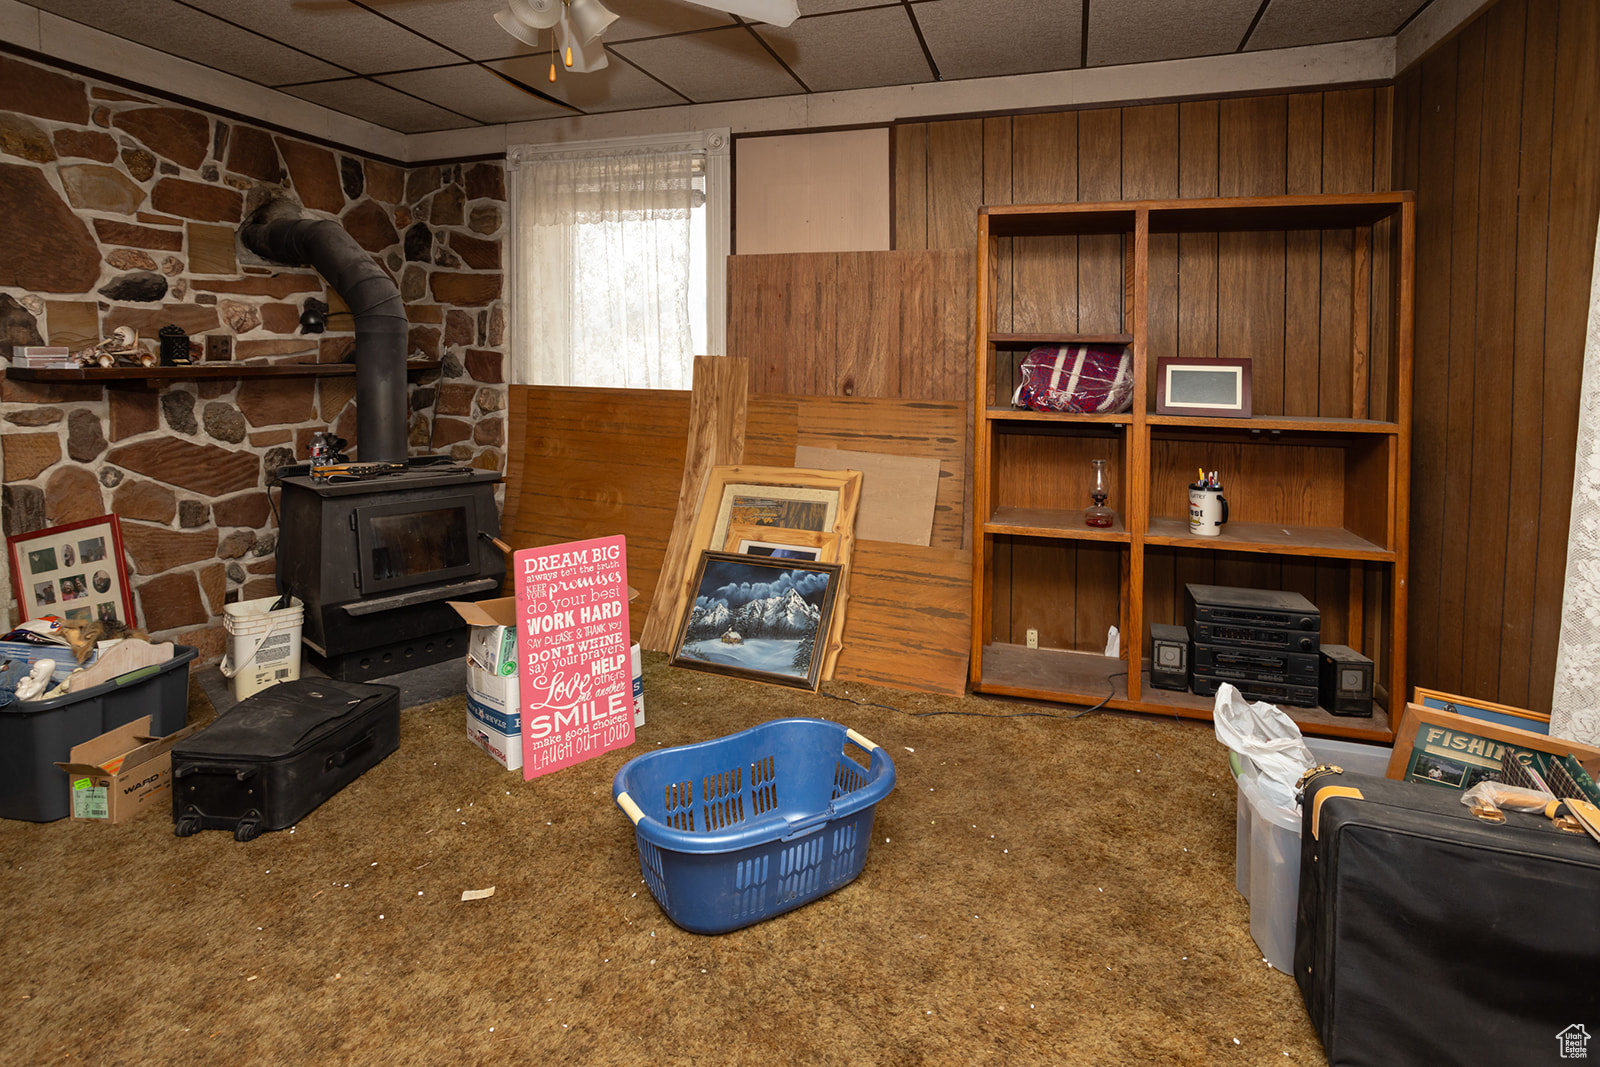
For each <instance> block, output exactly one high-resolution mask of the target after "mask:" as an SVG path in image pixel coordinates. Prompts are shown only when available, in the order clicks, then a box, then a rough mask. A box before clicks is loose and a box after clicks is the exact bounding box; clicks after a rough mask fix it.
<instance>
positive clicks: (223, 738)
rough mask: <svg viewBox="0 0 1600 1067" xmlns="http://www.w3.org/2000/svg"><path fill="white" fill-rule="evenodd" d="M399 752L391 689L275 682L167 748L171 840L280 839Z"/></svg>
mask: <svg viewBox="0 0 1600 1067" xmlns="http://www.w3.org/2000/svg"><path fill="white" fill-rule="evenodd" d="M399 747H400V691H399V690H398V689H396V688H395V687H394V686H390V685H372V684H365V683H361V682H344V681H338V680H336V679H332V678H310V679H308V678H300V679H295V680H292V681H287V682H280V683H279V684H277V685H275V686H272V687H270V688H268V689H263V690H262V691H261V692H259V693H256V694H255V695H254V696H251V697H247V698H246V699H244V700H241V701H240V702H239V703H238V704H236V705H234V706H233V707H232V708H230V709H229V710H227V711H225V712H223V713H222V714H221V715H218V716H217V718H216V720H215V721H214V722H212V723H211V724H210V725H209V726H207V727H206V728H205V729H203V730H201V731H199V732H198V733H196V734H194V735H193V736H191V737H189V738H188V739H187V740H185V741H183V742H180V744H179V745H177V746H176V747H174V748H173V750H172V819H173V823H174V825H173V832H174V833H176V834H177V835H178V836H179V837H187V836H189V835H190V834H193V833H197V832H199V831H200V830H232V831H233V836H234V837H235V838H236V839H237V840H240V841H249V840H250V839H251V838H253V837H255V836H256V835H257V834H259V833H260V832H261V831H263V830H282V829H283V828H284V827H287V826H291V825H293V824H294V823H296V822H298V821H299V820H300V819H301V818H303V817H304V816H305V815H306V814H308V813H309V812H311V811H312V810H313V809H315V808H316V807H317V806H318V805H319V804H321V803H322V802H323V801H325V800H327V799H328V798H329V797H331V796H333V795H334V794H335V793H337V792H338V791H339V790H341V789H343V788H344V787H345V786H347V785H349V784H350V783H351V782H353V781H355V780H356V779H357V778H359V777H361V775H362V774H364V773H365V772H366V771H367V770H368V769H370V768H372V767H375V766H376V765H377V764H379V763H381V762H382V761H383V759H384V758H385V757H386V756H388V755H389V753H391V752H393V751H395V750H396V749H397V748H399Z"/></svg>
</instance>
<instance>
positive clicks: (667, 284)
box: [508, 141, 705, 389]
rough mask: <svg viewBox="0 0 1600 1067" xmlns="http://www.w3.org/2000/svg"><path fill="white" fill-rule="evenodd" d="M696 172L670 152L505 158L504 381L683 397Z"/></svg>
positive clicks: (622, 149)
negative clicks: (508, 259)
mask: <svg viewBox="0 0 1600 1067" xmlns="http://www.w3.org/2000/svg"><path fill="white" fill-rule="evenodd" d="M704 160H705V152H704V150H703V149H701V148H698V147H697V146H695V145H691V144H685V143H682V142H681V141H680V142H679V143H671V144H663V145H657V144H642V145H633V146H618V145H611V146H606V147H590V148H583V147H579V148H571V147H568V148H564V149H556V150H552V149H548V148H543V147H534V146H525V147H523V148H519V149H514V150H513V151H512V152H511V153H510V155H509V157H508V162H509V164H510V168H509V169H510V176H511V183H510V185H511V190H510V191H511V205H510V206H511V211H512V231H513V238H512V245H513V250H512V282H511V284H512V299H511V303H512V380H513V381H515V382H518V383H522V384H534V385H589V386H607V387H613V388H628V389H688V388H689V386H690V378H691V372H692V366H693V356H694V355H695V352H694V340H693V332H692V329H691V303H690V302H691V299H698V300H699V301H700V302H701V303H702V304H703V302H704V299H705V298H704V292H705V290H704V286H705V279H704V277H703V270H704V268H703V267H701V268H700V271H701V275H702V276H701V277H700V278H699V279H698V280H697V279H696V277H695V274H696V271H695V267H696V264H695V262H694V260H693V257H692V255H691V253H692V249H693V246H694V241H695V235H694V232H693V229H692V226H691V221H692V220H691V215H692V214H693V212H694V209H695V207H696V206H697V203H698V200H697V198H702V197H703V196H704V193H703V192H701V191H700V189H698V188H697V187H696V186H697V184H701V185H703V182H704V177H703V175H704V173H705V166H704ZM703 240H704V239H703V237H702V238H701V241H702V245H703ZM702 254H703V253H702ZM695 314H703V308H700V309H696V310H695Z"/></svg>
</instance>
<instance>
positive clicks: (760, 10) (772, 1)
mask: <svg viewBox="0 0 1600 1067" xmlns="http://www.w3.org/2000/svg"><path fill="white" fill-rule="evenodd" d="M683 2H684V3H686V4H693V5H694V6H695V7H706V8H710V9H711V10H713V11H726V12H727V13H728V14H730V15H738V16H739V17H740V18H744V19H750V20H752V21H755V22H765V23H768V24H769V25H772V26H788V25H790V24H791V23H793V22H794V20H795V19H797V18H799V17H800V5H799V4H798V3H796V0H683Z"/></svg>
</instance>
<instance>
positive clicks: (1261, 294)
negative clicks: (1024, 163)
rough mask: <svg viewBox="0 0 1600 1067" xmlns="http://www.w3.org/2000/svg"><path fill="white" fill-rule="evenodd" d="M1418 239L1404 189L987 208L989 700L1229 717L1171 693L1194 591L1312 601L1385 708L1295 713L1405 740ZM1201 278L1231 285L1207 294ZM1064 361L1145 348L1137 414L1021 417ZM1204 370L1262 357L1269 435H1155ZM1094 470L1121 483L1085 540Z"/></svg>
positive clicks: (1324, 725) (979, 576) (1219, 423)
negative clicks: (1226, 507)
mask: <svg viewBox="0 0 1600 1067" xmlns="http://www.w3.org/2000/svg"><path fill="white" fill-rule="evenodd" d="M1414 231H1415V211H1414V199H1413V196H1412V194H1410V193H1406V192H1395V193H1362V194H1352V195H1319V196H1287V197H1238V198H1223V199H1209V200H1152V201H1125V202H1118V203H1109V204H1105V203H1102V204H1057V205H1015V206H995V207H988V208H984V209H982V211H981V212H980V213H979V220H978V244H977V272H976V273H977V300H976V303H977V329H976V330H975V337H976V339H977V342H976V345H977V347H976V352H975V359H974V368H975V369H974V384H975V399H976V403H975V404H974V406H973V413H974V414H973V459H974V477H973V482H974V492H973V501H974V520H973V544H974V552H973V581H972V586H973V644H972V655H971V666H970V681H971V684H972V687H973V688H974V689H975V690H978V691H982V692H988V693H994V694H997V695H1011V696H1018V697H1025V698H1029V699H1034V700H1046V701H1060V702H1063V703H1070V704H1078V705H1094V704H1098V703H1100V702H1102V701H1104V702H1105V703H1106V705H1107V706H1109V707H1113V708H1118V709H1123V710H1131V711H1141V712H1147V713H1154V714H1173V715H1178V716H1180V717H1184V718H1199V719H1206V718H1209V717H1210V714H1211V708H1212V706H1213V705H1214V699H1213V698H1209V697H1201V696H1197V695H1195V694H1193V693H1184V692H1173V691H1169V690H1164V689H1157V688H1154V687H1152V686H1151V685H1150V681H1149V675H1148V658H1149V651H1150V645H1149V628H1150V626H1151V624H1153V623H1165V624H1174V625H1182V624H1183V622H1184V619H1183V596H1184V594H1183V589H1184V586H1185V585H1186V584H1190V583H1200V584H1214V585H1238V586H1249V587H1255V588H1272V589H1284V590H1291V591H1294V592H1299V593H1302V594H1303V595H1305V596H1307V597H1308V598H1309V599H1310V600H1311V601H1312V602H1313V603H1315V604H1317V606H1318V608H1319V610H1320V611H1321V613H1322V619H1323V625H1322V640H1323V641H1324V642H1325V643H1338V644H1346V645H1349V646H1351V647H1353V648H1355V649H1357V650H1358V651H1360V652H1361V653H1363V654H1364V655H1366V656H1368V657H1370V658H1371V659H1372V660H1373V661H1374V666H1375V675H1376V684H1375V686H1374V689H1375V705H1376V708H1375V713H1374V715H1373V716H1372V717H1371V718H1370V719H1369V718H1364V717H1363V718H1351V717H1341V716H1334V715H1331V714H1329V713H1328V712H1327V711H1326V710H1325V709H1322V708H1314V707H1309V708H1299V707H1291V706H1285V705H1280V706H1283V707H1284V710H1285V711H1287V712H1288V713H1289V714H1290V715H1291V716H1292V717H1294V718H1295V719H1297V720H1298V721H1299V722H1300V723H1301V725H1302V728H1303V729H1304V730H1305V731H1306V732H1307V733H1312V734H1318V735H1323V736H1330V737H1344V738H1350V739H1359V740H1373V741H1389V740H1391V739H1392V737H1393V731H1392V728H1391V723H1390V717H1389V713H1390V700H1391V697H1390V694H1394V695H1395V696H1394V699H1401V698H1402V696H1403V694H1404V693H1405V691H1406V689H1405V633H1406V575H1407V566H1408V561H1407V549H1406V544H1407V542H1406V533H1407V526H1408V522H1407V501H1408V496H1409V470H1410V442H1411V428H1410V419H1411V361H1412V352H1411V344H1412V340H1411V335H1412V272H1413V255H1414V253H1413V244H1414ZM1180 266H1181V267H1182V269H1181V270H1180V269H1179V267H1180ZM1186 272H1187V275H1188V276H1189V277H1196V278H1198V279H1199V281H1200V282H1201V283H1203V282H1205V280H1206V279H1209V281H1210V284H1200V283H1197V284H1193V285H1192V286H1190V287H1189V288H1187V289H1186V288H1185V285H1184V279H1185V273H1186ZM1152 278H1157V279H1160V280H1161V281H1160V284H1158V285H1157V286H1156V287H1155V288H1154V290H1153V289H1152ZM1063 344H1096V345H1121V346H1125V347H1126V348H1127V349H1128V350H1129V351H1130V352H1131V353H1132V362H1133V367H1134V402H1133V405H1132V408H1131V410H1129V411H1127V412H1123V413H1120V414H1115V415H1073V414H1065V413H1054V412H1034V411H1024V410H1021V409H1018V408H1016V407H1013V406H1012V404H1011V399H1012V396H1013V394H1014V392H1015V390H1016V387H1017V384H1018V382H1019V381H1020V368H1021V364H1022V360H1023V358H1024V357H1025V356H1026V355H1027V353H1028V352H1029V351H1030V350H1031V349H1032V348H1034V347H1037V346H1045V345H1063ZM1191 353H1200V354H1203V355H1214V356H1231V357H1239V356H1248V357H1249V358H1250V360H1251V369H1252V379H1253V387H1254V388H1253V393H1254V397H1253V399H1254V404H1253V411H1252V414H1251V417H1249V418H1196V417H1187V416H1173V415H1161V414H1157V413H1156V410H1155V368H1156V362H1157V360H1158V359H1159V358H1161V357H1164V356H1175V355H1189V354H1191ZM1091 459H1105V460H1107V461H1108V464H1107V465H1108V468H1109V470H1110V471H1111V472H1112V487H1111V492H1112V496H1111V500H1110V501H1109V502H1108V503H1109V505H1110V506H1111V507H1112V508H1113V509H1114V510H1115V511H1116V515H1117V521H1116V522H1115V523H1114V524H1113V525H1112V526H1111V527H1108V528H1103V529H1097V528H1092V527H1088V526H1086V525H1084V521H1083V519H1084V512H1083V509H1084V508H1085V507H1087V506H1088V504H1089V496H1088V493H1089V481H1090V463H1089V461H1090V460H1091ZM1197 467H1198V468H1202V469H1204V470H1208V471H1209V470H1218V471H1220V472H1222V481H1223V485H1224V487H1225V491H1226V492H1227V495H1228V500H1229V503H1230V506H1231V512H1232V514H1231V516H1230V521H1229V523H1228V524H1227V526H1226V527H1225V528H1224V530H1223V532H1222V534H1221V535H1220V536H1218V537H1208V538H1202V537H1196V536H1194V535H1191V534H1190V533H1189V529H1188V518H1187V507H1188V500H1187V487H1188V484H1189V482H1191V481H1193V480H1194V476H1195V474H1194V472H1195V470H1196V468H1197ZM1110 626H1116V627H1117V628H1118V629H1119V631H1120V634H1121V653H1120V655H1118V656H1114V657H1108V656H1105V655H1104V654H1103V651H1104V648H1105V642H1106V633H1107V629H1108V628H1109V627H1110ZM1030 630H1031V631H1033V632H1034V634H1035V635H1036V637H1037V640H1038V647H1037V648H1030V647H1028V646H1027V642H1026V640H1025V635H1026V633H1027V631H1030Z"/></svg>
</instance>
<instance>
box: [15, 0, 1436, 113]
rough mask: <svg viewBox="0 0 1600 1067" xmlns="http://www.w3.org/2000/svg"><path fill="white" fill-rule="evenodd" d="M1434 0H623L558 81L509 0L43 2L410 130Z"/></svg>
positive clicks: (1224, 47) (1330, 27)
mask: <svg viewBox="0 0 1600 1067" xmlns="http://www.w3.org/2000/svg"><path fill="white" fill-rule="evenodd" d="M1435 2H1438V0H799V4H800V13H801V17H800V18H799V19H798V20H797V21H796V22H795V23H794V24H793V25H792V26H789V27H788V28H786V29H779V28H777V27H774V26H769V25H766V24H763V23H756V22H750V21H748V20H744V19H739V18H735V17H731V16H728V15H725V14H721V13H719V12H715V11H709V10H706V9H704V8H699V7H694V6H691V5H689V4H684V3H678V2H676V0H605V3H606V5H607V6H608V7H609V8H611V9H612V10H613V11H615V12H616V13H617V14H618V15H619V16H621V17H620V18H619V19H618V20H617V21H616V22H615V23H613V24H612V25H611V27H610V28H609V29H608V30H607V31H606V33H605V35H604V38H603V40H604V44H605V48H606V51H607V52H608V53H609V65H608V66H607V67H606V68H605V69H604V70H601V71H598V72H595V73H592V74H574V73H571V72H568V71H566V70H564V69H562V70H560V71H559V72H558V74H557V76H556V80H555V81H554V82H553V83H552V82H551V81H550V80H549V72H550V66H551V55H550V53H549V52H548V51H547V50H535V49H532V48H529V47H528V46H527V45H524V44H522V43H521V42H519V41H517V40H516V39H514V38H512V37H511V36H509V35H508V34H506V33H505V32H504V31H503V30H501V29H500V27H499V25H498V24H496V22H495V20H494V14H495V12H496V11H498V10H500V8H501V7H503V6H504V4H503V0H137V2H131V0H26V3H27V4H28V5H29V6H32V7H35V8H38V9H40V10H41V11H44V12H48V13H50V14H52V15H56V16H59V17H60V18H62V19H66V20H70V21H72V22H77V23H82V24H84V25H86V26H90V27H93V28H95V29H97V30H99V31H102V32H104V33H107V34H111V35H112V36H114V37H117V38H123V39H126V40H129V41H133V42H136V43H138V44H140V45H143V46H145V47H147V48H150V49H154V50H156V51H157V52H161V53H168V54H171V55H174V56H179V57H182V58H184V59H187V60H189V61H191V62H194V63H198V64H201V65H203V66H207V67H212V68H215V69H216V70H218V71H222V72H224V73H226V74H229V75H232V76H233V77H236V78H240V79H244V80H245V81H247V82H253V83H255V84H258V85H261V86H265V87H268V88H272V89H276V90H278V91H280V92H283V93H287V94H289V95H291V96H295V97H300V98H302V99H304V100H307V101H310V102H312V103H315V104H318V105H321V106H322V107H325V108H328V109H330V110H332V111H335V112H340V113H343V114H346V115H349V116H352V117H353V118H356V119H359V120H361V121H364V122H368V123H372V124H374V125H376V126H379V127H383V128H386V129H388V130H392V131H394V132H396V133H401V134H412V133H428V132H434V131H442V130H458V129H470V128H474V127H482V126H490V125H498V124H505V123H514V122H522V121H529V120H538V119H549V118H559V117H563V116H571V115H575V114H578V115H585V114H599V113H605V112H617V111H638V110H644V109H650V108H661V107H674V106H681V105H685V104H704V103H718V102H726V101H737V100H750V99H756V98H763V97H793V96H797V95H800V96H803V95H805V94H813V93H833V92H838V91H842V90H851V89H868V88H878V87H884V86H905V85H918V84H923V83H932V82H940V81H943V82H951V81H956V80H962V79H974V78H990V77H998V76H1004V75H1016V74H1030V73H1037V72H1045V71H1063V70H1073V69H1079V68H1094V67H1110V66H1120V65H1124V64H1139V63H1148V62H1155V61H1161V60H1174V59H1184V58H1189V57H1200V56H1218V55H1227V54H1232V53H1247V52H1258V51H1264V50H1272V49H1282V48H1291V47H1295V46H1301V45H1321V44H1333V43H1337V42H1344V41H1356V40H1364V39H1369V38H1386V37H1392V36H1394V35H1396V34H1397V33H1399V32H1400V31H1401V30H1402V29H1403V28H1405V27H1406V26H1407V25H1408V24H1409V23H1410V22H1411V21H1412V20H1413V19H1415V18H1417V16H1418V15H1419V14H1420V13H1421V12H1422V11H1423V10H1424V9H1426V8H1427V7H1428V6H1429V5H1430V4H1432V3H1435ZM547 36H548V35H547ZM59 58H63V59H67V60H71V58H72V57H70V56H65V57H59ZM1137 75H1138V68H1137V66H1131V67H1129V76H1130V78H1136V77H1137ZM1129 95H1130V96H1137V95H1138V94H1137V93H1136V92H1130V94H1129Z"/></svg>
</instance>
